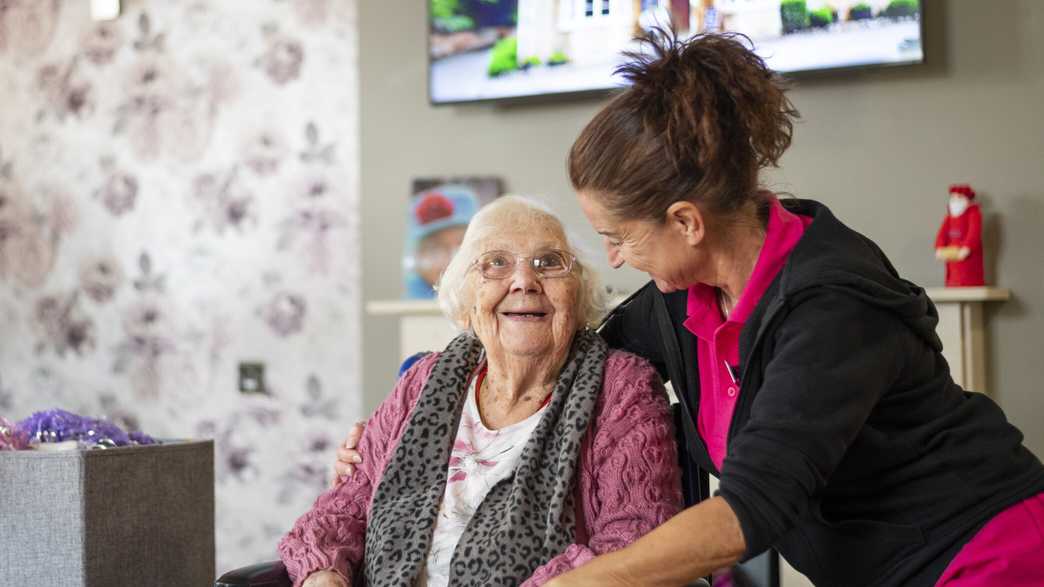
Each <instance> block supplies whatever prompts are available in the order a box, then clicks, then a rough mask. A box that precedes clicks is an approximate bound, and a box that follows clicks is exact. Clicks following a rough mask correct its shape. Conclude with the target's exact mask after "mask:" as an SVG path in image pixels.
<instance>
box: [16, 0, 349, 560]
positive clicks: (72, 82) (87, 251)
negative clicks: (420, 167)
mask: <svg viewBox="0 0 1044 587" xmlns="http://www.w3.org/2000/svg"><path fill="white" fill-rule="evenodd" d="M88 11H89V3H88V2H66V1H59V0H0V104H3V107H2V108H0V415H3V416H6V417H8V418H23V417H25V416H28V415H29V414H30V413H31V412H33V411H35V410H39V409H44V408H50V407H62V408H65V409H69V410H73V411H77V412H80V413H84V414H88V415H101V416H106V417H108V418H110V419H112V420H113V421H115V422H117V423H119V424H121V425H123V426H126V427H128V428H130V429H132V430H133V429H140V430H143V431H145V432H148V433H150V434H152V435H154V436H157V437H169V438H179V437H180V438H184V437H208V438H213V439H214V440H215V442H216V451H217V452H216V474H217V480H218V486H217V500H218V504H217V506H218V507H217V542H218V566H219V569H218V570H222V569H227V568H230V567H233V566H239V565H243V564H248V563H251V562H255V561H258V560H262V559H268V558H271V557H273V556H274V553H275V544H276V541H277V540H278V538H279V536H280V535H281V534H282V533H283V532H285V531H286V530H287V529H288V527H289V525H290V524H291V523H292V522H293V520H294V519H295V517H296V516H297V515H299V514H301V513H302V512H304V511H305V510H306V509H307V508H308V507H309V506H310V505H311V502H312V501H313V500H314V498H315V496H316V495H317V494H318V493H319V491H321V490H322V488H323V486H324V485H325V482H326V479H327V475H328V471H329V464H330V461H331V458H332V456H333V446H334V445H335V443H336V442H337V440H338V439H339V438H341V437H342V436H343V434H344V432H345V431H346V430H347V426H348V423H350V422H352V421H354V420H356V419H358V418H359V417H360V416H361V415H362V414H360V413H359V410H360V405H361V394H360V390H359V386H360V382H361V378H360V376H359V364H360V361H359V354H360V344H359V335H360V333H359V326H358V323H359V321H358V315H357V314H358V311H359V310H358V308H359V305H360V304H359V301H360V295H359V289H360V283H359V279H360V273H359V272H360V270H359V229H358V225H357V220H356V218H357V216H358V215H357V210H358V193H357V186H356V177H357V175H358V170H357V169H356V168H355V165H356V161H357V156H356V150H357V138H356V137H357V134H358V130H357V124H358V123H357V120H356V109H357V106H356V105H357V102H358V98H357V93H358V91H357V74H356V68H357V66H356V53H355V52H356V24H355V5H354V3H353V2H352V1H350V0H251V1H250V2H215V1H205V0H132V1H129V2H124V13H123V14H122V15H121V16H120V18H119V19H117V20H115V21H110V22H95V21H92V20H91V19H90V15H89V13H88ZM241 362H261V363H264V365H265V369H266V372H265V393H263V394H253V395H244V394H241V393H239V392H238V390H237V389H238V386H237V383H238V380H237V377H238V366H239V364H240V363H241Z"/></svg>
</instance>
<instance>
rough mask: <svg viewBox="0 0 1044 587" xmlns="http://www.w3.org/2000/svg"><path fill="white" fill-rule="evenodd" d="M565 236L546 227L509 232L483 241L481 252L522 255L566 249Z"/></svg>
mask: <svg viewBox="0 0 1044 587" xmlns="http://www.w3.org/2000/svg"><path fill="white" fill-rule="evenodd" d="M566 248H568V247H567V243H566V240H565V237H564V235H562V234H561V233H560V232H559V231H555V230H550V229H549V228H544V227H532V230H527V231H517V230H508V231H504V232H498V233H496V234H493V235H490V236H489V237H488V238H486V239H483V240H482V241H481V243H480V245H479V250H480V251H511V252H514V253H521V252H527V251H535V250H540V249H566Z"/></svg>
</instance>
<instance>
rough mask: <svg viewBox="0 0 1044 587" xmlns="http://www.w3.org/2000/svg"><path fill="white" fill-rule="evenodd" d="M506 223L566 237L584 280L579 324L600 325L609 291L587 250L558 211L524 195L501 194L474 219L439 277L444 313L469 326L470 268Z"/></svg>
mask: <svg viewBox="0 0 1044 587" xmlns="http://www.w3.org/2000/svg"><path fill="white" fill-rule="evenodd" d="M506 226H510V227H511V229H512V230H513V231H517V230H522V231H530V230H531V229H537V228H541V229H550V230H552V231H554V232H558V233H561V234H562V235H563V236H564V237H565V240H566V246H567V247H568V251H567V252H568V253H570V254H571V255H573V256H574V257H575V258H576V263H574V264H573V275H575V276H576V277H577V278H578V279H579V280H580V288H579V291H578V292H577V299H576V304H577V306H576V315H577V317H578V318H579V320H578V321H577V323H578V328H583V327H585V326H591V327H593V326H594V325H596V324H597V323H598V321H599V320H600V319H601V318H602V316H603V315H604V314H605V303H606V295H605V291H604V289H603V288H602V287H601V284H600V282H599V279H598V274H597V273H596V272H595V271H593V270H592V269H591V266H590V264H589V263H588V262H587V261H586V257H587V255H586V253H585V251H583V249H582V247H580V246H579V242H578V241H577V240H576V239H575V238H574V237H573V236H572V235H571V234H569V232H568V231H567V230H566V229H565V226H564V225H563V224H562V221H561V220H559V218H558V216H556V215H555V213H554V212H552V211H551V210H550V209H549V208H548V207H547V206H545V205H544V204H542V203H540V202H537V201H536V200H532V199H530V198H526V197H523V196H503V197H501V198H497V199H496V200H494V201H493V202H491V203H490V204H487V205H486V206H483V207H482V208H481V209H480V210H479V211H478V213H476V214H475V216H474V217H473V218H472V219H471V222H470V223H469V224H468V229H467V231H466V232H465V233H464V241H463V242H462V243H461V245H460V249H459V250H458V251H457V253H456V254H455V255H453V258H452V259H451V260H450V262H449V265H448V266H447V267H446V271H444V272H443V274H442V277H441V278H440V279H439V285H438V288H437V289H438V295H439V307H440V308H442V313H443V314H445V315H446V317H447V318H449V319H450V320H452V321H453V323H454V324H456V325H457V327H458V328H460V329H462V330H465V329H467V328H468V326H467V314H468V308H469V307H471V305H472V303H473V299H472V296H473V292H472V291H471V290H470V288H468V287H466V286H467V276H468V270H469V269H470V268H471V265H472V263H473V262H474V261H475V259H477V258H478V256H479V255H481V254H482V253H483V252H484V251H483V250H482V247H483V245H484V244H485V243H486V242H487V241H488V240H489V239H490V238H491V237H493V236H494V235H497V234H499V233H502V232H503V231H504V227H506Z"/></svg>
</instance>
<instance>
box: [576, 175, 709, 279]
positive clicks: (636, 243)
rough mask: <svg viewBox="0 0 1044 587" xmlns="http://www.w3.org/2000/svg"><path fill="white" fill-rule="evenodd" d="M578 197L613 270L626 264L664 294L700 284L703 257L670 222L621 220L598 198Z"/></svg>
mask: <svg viewBox="0 0 1044 587" xmlns="http://www.w3.org/2000/svg"><path fill="white" fill-rule="evenodd" d="M577 197H578V198H579V201H580V207H581V208H582V209H583V211H584V216H586V217H587V221H588V222H590V223H591V226H593V227H594V229H595V231H597V232H598V234H600V235H602V242H603V244H604V245H605V251H606V254H607V255H608V257H609V265H611V266H612V267H613V268H614V269H615V268H617V267H620V266H622V265H623V264H625V263H626V264H627V265H630V266H631V267H634V268H635V269H637V270H639V271H644V272H645V273H647V274H649V277H650V278H651V279H652V280H653V281H654V282H655V283H656V287H657V288H658V289H659V290H660V291H662V292H664V293H670V292H672V291H678V290H683V289H688V288H689V286H692V285H694V284H696V283H698V282H699V281H700V274H701V272H700V267H701V266H702V265H703V264H706V260H705V259H704V255H703V254H702V253H701V251H700V249H699V248H698V247H697V248H694V247H693V246H692V245H691V244H690V243H689V242H687V241H686V240H685V238H684V233H683V232H682V231H681V230H679V229H678V227H676V226H675V225H673V224H672V223H670V222H665V223H656V222H653V221H651V220H638V219H624V218H618V217H616V215H614V214H612V213H611V212H609V211H608V210H607V209H606V208H605V207H604V206H603V205H602V204H601V202H600V201H599V200H598V198H597V196H596V195H593V194H589V193H586V192H580V193H579V194H578V196H577Z"/></svg>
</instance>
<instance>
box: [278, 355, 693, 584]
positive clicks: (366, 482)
mask: <svg viewBox="0 0 1044 587" xmlns="http://www.w3.org/2000/svg"><path fill="white" fill-rule="evenodd" d="M437 357H438V354H437V353H433V354H432V355H429V356H427V357H425V358H424V359H422V360H420V361H418V363H417V364H416V365H414V366H413V367H412V368H411V369H410V370H409V371H407V372H406V374H405V375H403V376H402V378H401V379H400V380H399V382H398V384H397V385H396V386H395V390H394V391H393V392H392V394H391V395H390V396H389V397H388V398H387V399H385V400H384V402H383V403H381V405H380V406H379V407H378V408H377V411H376V412H374V414H373V416H372V417H371V418H370V419H369V421H368V422H367V424H366V429H365V431H364V432H363V436H362V438H361V439H360V441H359V446H358V450H359V452H361V453H362V455H363V462H362V463H361V464H360V465H358V466H357V468H356V472H355V474H354V475H352V477H351V478H349V479H348V480H346V481H344V482H342V483H341V484H339V485H338V486H337V487H334V488H333V489H330V490H328V491H326V492H325V493H323V494H322V495H320V496H319V498H318V499H317V500H316V502H315V505H313V506H312V509H311V510H309V511H308V512H307V513H305V514H304V515H303V516H301V517H300V518H299V519H298V520H297V523H295V524H294V527H293V529H291V530H290V533H289V534H287V535H286V537H284V538H283V540H282V541H281V542H280V543H279V554H280V556H281V557H282V559H283V562H284V563H285V564H286V568H287V571H288V572H289V574H290V577H291V578H292V579H293V580H294V586H295V587H297V586H299V585H301V583H302V582H303V581H304V579H305V578H307V577H308V575H310V574H311V573H313V572H315V571H318V570H321V569H333V570H335V571H337V572H339V573H341V574H343V575H345V576H346V577H353V576H358V573H359V569H360V566H361V561H362V560H363V549H364V544H365V536H366V520H367V516H368V515H369V511H370V504H371V499H372V497H373V493H374V489H375V488H376V487H377V484H378V483H379V482H380V479H381V475H382V474H383V472H384V468H385V466H386V465H387V463H388V460H389V459H390V458H391V456H392V454H393V452H394V450H395V446H396V445H397V444H398V442H399V438H401V436H402V433H403V430H404V429H405V427H406V423H407V422H408V421H409V416H410V412H411V411H412V410H413V407H414V406H415V405H416V403H417V398H418V397H419V396H420V392H421V389H422V388H423V387H424V383H425V382H426V381H427V379H428V376H429V374H430V373H431V369H432V367H433V366H434V364H435V361H436V359H437ZM578 466H579V471H578V483H579V485H578V488H577V498H578V499H577V502H578V503H577V506H576V509H577V543H576V544H572V545H570V546H569V547H568V548H567V549H566V550H565V552H562V553H561V554H559V555H558V556H556V557H555V558H553V559H551V560H550V561H548V563H547V564H545V565H544V566H542V567H540V568H539V569H537V570H536V572H535V573H534V574H533V576H532V577H530V578H529V579H528V580H527V581H526V582H525V583H523V586H524V587H535V586H537V585H542V584H543V583H545V582H547V581H549V580H550V579H551V578H552V577H555V576H556V575H559V574H561V573H564V572H566V571H568V570H570V569H573V568H575V567H578V566H580V565H582V564H584V563H586V562H587V561H589V560H591V559H592V558H594V557H595V556H597V555H599V554H603V553H606V552H609V551H612V550H616V549H618V548H621V547H623V546H626V545H627V544H629V543H631V542H633V541H634V540H636V539H637V538H639V537H640V536H642V535H643V534H645V533H647V532H649V531H650V530H652V529H653V528H655V527H656V526H658V525H660V524H662V523H663V522H665V521H666V520H667V519H669V518H670V517H671V516H673V515H674V514H675V513H677V512H678V511H679V509H680V508H681V503H682V502H681V483H680V474H679V471H678V465H677V453H676V448H675V445H674V434H673V430H672V424H671V420H670V412H669V409H668V406H667V401H666V395H665V393H664V390H663V384H662V383H661V382H660V378H659V376H658V375H657V373H656V371H655V370H654V369H653V368H652V367H651V366H650V365H649V363H647V362H646V361H645V360H643V359H640V358H639V357H637V356H635V355H631V354H628V353H625V352H622V351H611V352H610V354H609V358H608V359H607V360H606V364H605V376H604V383H603V386H602V394H601V396H600V397H599V399H598V402H597V404H596V407H595V415H594V419H593V421H592V425H591V428H590V429H589V430H588V431H587V435H586V436H585V437H584V442H583V446H582V448H581V453H580V460H579V465H578Z"/></svg>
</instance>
